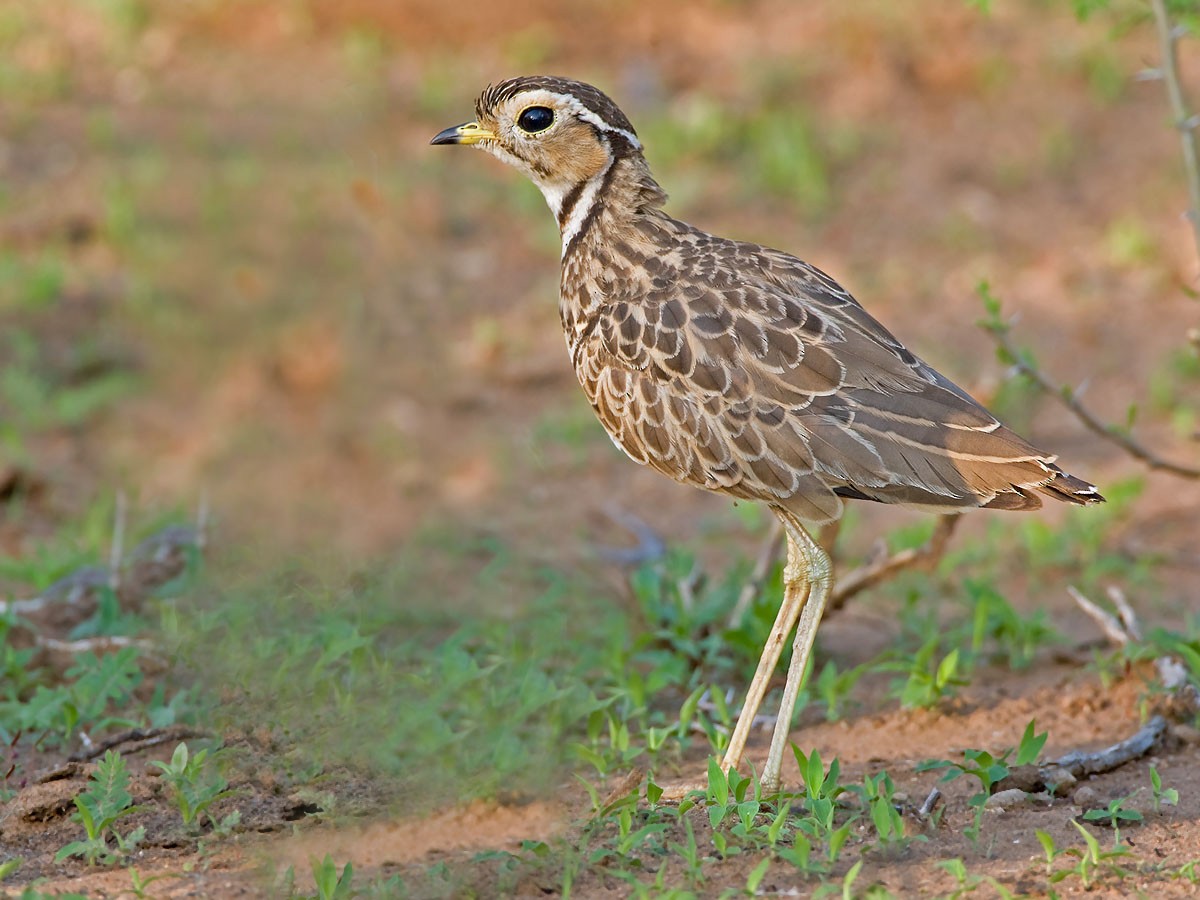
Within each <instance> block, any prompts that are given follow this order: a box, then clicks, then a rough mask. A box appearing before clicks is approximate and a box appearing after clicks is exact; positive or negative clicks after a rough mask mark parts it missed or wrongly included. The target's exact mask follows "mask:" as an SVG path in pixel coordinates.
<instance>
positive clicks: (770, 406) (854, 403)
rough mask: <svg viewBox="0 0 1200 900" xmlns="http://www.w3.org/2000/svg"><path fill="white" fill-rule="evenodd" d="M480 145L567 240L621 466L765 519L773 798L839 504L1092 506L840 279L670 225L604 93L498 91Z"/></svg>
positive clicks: (756, 692) (569, 287)
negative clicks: (817, 533)
mask: <svg viewBox="0 0 1200 900" xmlns="http://www.w3.org/2000/svg"><path fill="white" fill-rule="evenodd" d="M476 113H477V116H478V119H477V121H476V122H472V123H468V124H466V125H462V126H458V127H457V128H450V129H446V130H445V131H443V132H441V133H440V134H439V135H437V136H436V137H435V138H434V139H433V143H436V144H448V143H462V144H472V145H476V146H478V147H480V148H481V149H485V150H487V151H489V152H491V153H492V154H494V155H495V156H498V157H499V158H501V159H502V160H504V161H505V162H507V163H510V164H512V165H515V166H516V167H517V168H519V169H521V170H523V171H524V172H525V173H526V174H527V175H528V176H529V177H530V178H531V179H532V180H533V181H534V183H535V184H537V185H538V187H539V188H540V189H541V190H542V193H543V194H544V195H545V197H546V200H547V202H548V203H549V204H550V208H551V210H552V211H553V212H554V214H555V216H556V218H557V219H558V223H559V228H560V230H561V232H562V238H563V258H562V279H561V291H560V299H559V309H560V313H561V316H562V323H563V330H564V332H565V334H566V338H567V346H568V349H569V351H570V356H571V361H572V363H573V365H574V367H575V372H576V374H577V375H578V377H579V382H580V384H581V385H582V386H583V389H584V391H585V392H586V394H587V396H588V399H589V400H590V401H591V403H592V406H593V408H594V409H595V411H596V415H597V416H598V417H599V419H600V421H601V423H603V425H604V427H605V429H606V430H607V431H608V433H609V435H610V436H611V437H612V439H613V441H614V442H615V443H616V444H617V445H618V446H619V447H621V448H622V449H623V450H624V451H625V452H626V453H627V454H628V455H629V456H630V457H631V458H632V459H633V460H635V461H636V462H639V463H641V464H643V465H649V466H651V467H652V468H654V469H657V470H658V471H660V472H662V473H663V474H665V475H668V476H670V477H671V478H674V479H675V480H676V481H680V482H683V483H686V484H692V485H695V486H697V487H701V488H704V489H706V490H711V491H717V492H720V493H724V494H729V495H731V496H734V497H738V498H743V499H748V500H758V501H761V502H764V503H767V504H768V505H770V507H771V508H772V510H773V511H774V512H775V513H776V515H777V516H779V518H780V519H781V521H782V522H783V523H784V526H785V529H786V532H787V535H788V550H789V554H788V556H789V564H788V570H787V573H786V583H787V587H786V589H785V597H784V603H783V605H782V607H781V609H780V613H779V618H778V619H777V621H776V625H775V629H774V630H773V632H772V635H771V638H770V639H769V640H768V643H767V647H766V649H765V650H764V654H763V658H762V660H761V661H760V663H759V669H758V673H757V674H756V675H755V680H754V683H753V684H752V685H751V688H750V693H749V695H748V697H747V701H746V703H745V704H744V706H743V710H742V714H741V716H740V717H739V721H738V725H737V728H736V729H735V732H734V735H733V738H732V739H731V743H730V748H729V751H728V752H727V754H726V756H725V760H724V763H723V765H725V766H726V767H732V766H736V765H737V764H738V762H739V760H740V758H741V753H742V749H743V747H744V744H745V740H746V736H747V734H748V730H749V722H750V721H751V720H752V719H753V718H754V715H755V714H756V712H757V709H758V704H759V703H760V702H761V700H762V695H763V694H764V693H765V690H766V685H767V682H768V681H769V679H770V676H771V673H772V671H773V670H774V666H775V663H776V662H777V661H778V657H779V653H780V650H781V648H782V642H783V640H784V639H786V636H787V634H788V633H789V632H790V631H791V628H792V626H793V625H795V624H796V622H797V620H798V621H799V626H798V629H797V636H796V644H795V647H796V652H795V653H794V654H793V659H792V664H791V667H790V668H789V672H788V678H787V684H786V685H785V689H784V699H783V702H782V703H781V708H780V716H779V720H778V723H777V726H776V731H775V735H774V737H773V739H772V744H771V752H770V754H769V756H768V760H767V764H766V766H765V767H764V770H763V782H764V784H765V785H766V786H767V787H776V786H778V783H779V773H780V765H781V760H782V752H783V748H784V744H785V743H786V736H787V731H788V728H789V727H790V722H791V713H792V706H793V705H794V699H795V695H796V691H797V690H798V687H799V680H800V676H801V674H802V673H803V671H804V666H805V663H806V661H807V656H808V654H809V652H810V650H811V646H812V641H813V638H814V636H815V632H816V627H817V624H818V623H819V621H820V616H821V612H822V610H823V608H824V603H825V599H826V596H827V594H828V591H829V582H830V578H831V567H830V562H829V558H828V556H827V555H826V554H825V553H824V551H823V550H822V549H821V548H820V547H819V546H818V545H817V544H816V542H815V541H813V540H812V538H811V536H810V535H809V534H808V531H807V530H806V526H807V527H811V526H813V525H819V524H822V523H825V522H829V521H832V520H834V519H836V518H838V516H840V515H841V513H842V504H843V500H844V499H859V500H873V501H877V502H880V503H891V504H898V505H902V506H907V507H912V508H917V509H922V510H928V511H934V512H941V513H955V512H959V511H962V510H965V509H971V508H979V507H984V508H992V509H1008V510H1029V509H1037V508H1038V507H1040V506H1041V505H1042V502H1041V498H1042V497H1043V496H1048V497H1052V498H1054V499H1056V500H1063V501H1067V502H1071V503H1077V504H1088V503H1096V502H1101V501H1102V500H1103V499H1104V498H1103V497H1101V496H1100V494H1099V492H1098V491H1097V490H1096V488H1095V487H1094V486H1093V485H1091V484H1089V483H1088V482H1086V481H1083V480H1082V479H1080V478H1076V477H1075V476H1072V475H1068V474H1066V473H1065V472H1063V471H1062V470H1061V469H1060V468H1059V467H1058V466H1057V465H1055V462H1054V461H1055V457H1054V456H1051V455H1049V454H1046V453H1043V452H1041V451H1039V450H1037V449H1036V448H1034V447H1033V446H1032V445H1031V444H1029V443H1028V442H1027V441H1025V440H1024V439H1023V438H1021V437H1020V436H1018V435H1017V434H1016V433H1014V432H1013V431H1011V430H1009V429H1008V428H1006V427H1005V426H1004V425H1002V424H1001V423H1000V422H999V420H997V419H996V418H995V417H994V416H993V415H992V414H991V413H989V412H988V411H987V410H986V409H984V408H983V407H982V406H981V405H979V404H978V403H976V402H975V401H974V400H973V399H972V398H971V397H970V396H969V395H968V394H967V393H966V392H965V391H963V390H962V389H961V388H959V387H957V386H956V385H955V384H954V383H953V382H951V381H950V380H949V379H947V378H946V377H945V376H943V375H941V374H940V373H938V372H937V371H935V370H934V369H933V368H932V367H930V366H929V365H927V364H926V363H924V362H922V361H921V360H920V359H918V358H917V357H916V356H914V355H913V354H912V353H910V352H909V351H908V350H907V349H905V347H904V346H903V344H901V343H900V342H899V341H898V340H896V338H895V337H893V336H892V334H891V333H890V332H889V331H888V330H887V329H886V328H884V327H883V326H882V325H881V324H879V322H877V321H876V320H875V319H874V318H872V317H871V316H870V315H869V314H868V313H867V312H866V311H865V310H864V309H863V308H862V306H860V305H859V303H858V302H857V301H856V300H855V299H854V298H853V297H852V296H851V295H850V294H849V293H848V292H847V291H846V290H845V289H844V288H842V287H841V286H840V285H839V284H838V283H837V282H836V281H834V280H833V279H832V278H830V277H829V276H828V275H826V274H825V273H824V272H821V271H820V270H819V269H817V268H815V267H814V266H811V265H809V264H808V263H805V262H803V261H801V260H799V259H797V258H796V257H794V256H790V255H788V254H786V253H782V252H780V251H778V250H771V249H768V248H766V247H761V246H759V245H757V244H751V243H745V242H739V241H733V240H728V239H726V238H721V237H716V236H714V235H711V234H708V233H706V232H703V231H700V230H699V229H697V228H694V227H692V226H691V225H688V224H686V223H684V222H680V221H678V220H676V219H673V218H671V217H670V216H669V215H667V214H666V213H665V212H664V211H663V209H662V207H663V205H664V204H665V202H666V194H665V193H664V192H663V190H662V189H661V188H660V187H659V186H658V183H657V182H656V181H655V180H654V178H653V177H652V176H651V174H650V170H649V167H648V166H647V165H646V161H645V158H644V157H643V155H642V148H641V143H640V141H639V139H638V137H637V134H636V132H634V130H633V126H632V125H631V124H630V122H629V120H628V119H627V118H626V117H625V115H624V113H622V112H621V111H620V110H619V109H618V108H617V106H616V105H615V104H614V103H613V102H612V101H611V100H610V99H608V97H606V96H605V95H604V94H603V93H601V92H600V91H599V90H597V89H596V88H594V87H592V86H590V85H585V84H583V83H581V82H577V81H572V80H570V79H565V78H558V77H552V76H527V77H523V78H516V79H511V80H509V81H505V82H502V83H500V84H497V85H494V86H490V87H488V88H487V89H486V90H485V91H484V92H483V93H482V94H481V95H480V97H479V100H478V102H477V104H476Z"/></svg>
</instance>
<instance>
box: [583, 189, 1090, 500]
mask: <svg viewBox="0 0 1200 900" xmlns="http://www.w3.org/2000/svg"><path fill="white" fill-rule="evenodd" d="M589 224H590V227H589V229H588V230H587V232H586V233H584V234H581V235H580V236H579V240H577V241H576V242H575V243H574V244H573V245H572V246H570V247H568V249H567V252H566V253H565V255H564V260H563V272H562V297H561V310H562V315H563V325H564V328H565V330H566V333H567V342H568V346H569V348H570V351H571V356H572V361H573V363H574V365H575V369H576V373H577V374H578V376H579V380H580V383H581V384H582V385H583V387H584V389H585V391H586V392H587V395H588V397H589V399H590V400H591V402H592V405H593V407H594V408H595V410H596V413H597V415H598V416H599V418H600V420H601V422H602V423H603V424H604V426H605V428H606V429H607V430H608V432H609V434H610V435H611V436H612V438H613V440H614V441H615V442H616V443H617V444H618V446H620V447H622V448H623V449H624V450H625V451H626V453H628V454H629V456H631V457H632V458H633V459H635V460H636V461H638V462H640V463H644V464H647V465H650V466H652V467H654V468H655V469H658V470H659V471H661V472H663V473H665V474H667V475H670V476H671V477H673V478H675V479H676V480H679V481H682V482H687V483H691V484H694V485H697V486H699V487H703V488H707V489H709V490H716V491H720V492H723V493H727V494H731V495H733V496H736V497H743V498H747V499H754V500H761V501H765V502H767V503H771V504H774V505H778V506H782V507H784V508H786V509H789V510H790V511H791V512H793V513H794V514H795V515H797V516H798V517H800V518H801V519H803V520H805V521H808V522H811V523H818V522H825V521H829V520H831V519H834V518H836V517H837V516H838V515H839V514H840V512H841V507H842V498H856V499H867V500H875V501H879V502H884V503H895V504H901V505H904V506H910V507H917V508H922V509H932V510H937V511H942V512H952V511H955V510H958V509H966V508H972V507H990V508H1002V509H1035V508H1037V507H1039V506H1041V499H1040V496H1042V495H1046V496H1051V497H1054V498H1055V499H1058V500H1066V501H1069V502H1073V503H1090V502H1096V501H1099V500H1102V499H1103V498H1102V497H1100V495H1099V493H1098V492H1097V491H1096V488H1095V487H1094V486H1092V485H1090V484H1088V483H1087V482H1085V481H1083V480H1081V479H1078V478H1075V477H1073V476H1070V475H1067V474H1065V473H1063V472H1062V471H1061V470H1060V469H1059V468H1058V467H1057V466H1055V465H1054V457H1053V456H1051V455H1048V454H1045V453H1042V452H1041V451H1039V450H1037V449H1036V448H1034V447H1033V446H1032V445H1030V444H1029V443H1028V442H1026V441H1025V440H1024V439H1022V438H1021V437H1019V436H1018V435H1017V434H1015V433H1014V432H1013V431H1011V430H1009V429H1008V428H1006V427H1005V426H1003V425H1002V424H1001V423H1000V422H999V421H998V420H997V419H996V418H995V417H994V416H992V415H991V413H989V412H988V411H987V410H985V409H984V408H983V407H982V406H980V405H979V404H978V403H976V402H975V401H974V400H973V399H971V397H970V396H969V395H968V394H967V393H966V392H965V391H963V390H962V389H961V388H959V387H957V386H956V385H954V384H953V383H952V382H951V381H950V380H949V379H947V378H945V377H944V376H942V375H941V374H940V373H938V372H936V371H935V370H934V369H933V368H931V367H930V366H928V365H927V364H926V363H924V362H922V361H921V360H920V359H918V358H917V357H916V356H914V355H913V354H912V353H910V352H909V351H908V350H907V349H905V347H904V346H903V345H902V344H901V343H900V342H899V341H898V340H896V338H895V337H893V336H892V334H891V333H890V332H889V331H888V330H887V329H885V328H884V327H883V326H882V325H880V324H879V323H878V322H877V321H876V320H875V319H874V318H872V317H871V316H870V315H869V314H868V313H867V312H866V311H865V310H864V309H863V308H862V307H861V306H860V305H859V304H858V302H857V301H856V300H855V299H854V298H853V297H852V296H851V295H850V294H849V293H848V292H847V291H846V290H845V289H843V288H842V287H841V286H840V285H838V284H837V283H836V282H835V281H834V280H833V279H831V278H830V277H829V276H827V275H825V274H824V273H823V272H821V271H820V270H818V269H816V268H814V267H813V266H810V265H808V264H807V263H804V262H802V261H800V260H799V259H796V258H795V257H793V256H790V255H788V254H786V253H781V252H779V251H776V250H770V249H767V248H763V247H760V246H758V245H756V244H750V243H743V242H736V241H730V240H726V239H724V238H719V237H715V236H713V235H710V234H707V233H705V232H703V231H700V230H698V229H695V228H693V227H691V226H689V225H687V224H685V223H682V222H679V221H677V220H674V219H672V218H670V217H669V216H667V215H666V214H665V213H663V212H662V211H661V210H659V209H656V208H645V209H642V210H640V211H639V212H638V213H637V214H636V215H634V216H632V217H629V216H624V217H623V216H620V215H616V214H607V213H606V212H605V211H603V210H601V211H599V212H598V215H597V218H596V221H594V222H592V223H589Z"/></svg>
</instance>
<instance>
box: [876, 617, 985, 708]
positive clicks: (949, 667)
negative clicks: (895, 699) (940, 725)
mask: <svg viewBox="0 0 1200 900" xmlns="http://www.w3.org/2000/svg"><path fill="white" fill-rule="evenodd" d="M940 642H941V636H940V635H934V636H933V637H932V638H930V639H929V640H928V641H927V642H926V643H925V645H924V646H923V647H921V649H920V650H918V651H917V652H916V654H915V655H913V657H912V658H911V659H910V660H908V661H907V662H901V663H898V664H897V665H896V666H895V668H898V669H900V671H902V672H904V673H906V674H907V676H908V677H907V678H906V679H905V680H904V681H903V682H899V683H898V685H897V686H898V687H899V696H900V705H901V706H903V707H904V708H905V709H914V708H921V709H929V708H931V707H933V706H936V705H937V704H938V703H939V702H940V701H941V700H942V698H944V697H949V696H952V695H953V694H954V692H955V689H956V688H959V687H961V686H962V685H964V684H967V680H966V679H964V678H962V677H961V676H960V675H959V656H958V648H957V647H955V648H954V649H953V650H951V651H950V652H949V653H947V654H946V655H945V656H943V657H942V658H941V659H940V660H938V658H937V650H938V644H939V643H940ZM889 668H891V666H889Z"/></svg>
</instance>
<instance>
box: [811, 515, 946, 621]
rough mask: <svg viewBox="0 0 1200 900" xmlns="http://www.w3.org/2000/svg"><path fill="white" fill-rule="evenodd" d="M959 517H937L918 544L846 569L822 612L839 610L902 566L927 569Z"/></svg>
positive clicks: (877, 556)
mask: <svg viewBox="0 0 1200 900" xmlns="http://www.w3.org/2000/svg"><path fill="white" fill-rule="evenodd" d="M960 518H961V517H960V516H958V515H949V516H941V517H940V518H939V519H938V521H937V525H936V527H935V528H934V529H933V534H931V535H930V536H929V540H928V541H926V542H925V543H924V544H922V545H921V546H920V547H912V548H910V549H908V550H901V551H900V552H899V553H893V554H891V555H890V556H889V555H888V554H887V552H886V550H885V551H884V552H883V553H880V554H875V555H873V557H872V558H871V559H868V560H867V562H865V563H864V564H863V565H861V566H859V567H858V568H857V569H854V570H853V571H850V572H847V573H846V574H845V575H844V576H842V577H840V578H839V579H838V580H837V582H836V583H835V586H834V590H833V593H832V594H831V595H830V597H829V605H828V606H827V607H826V613H827V614H828V613H829V612H832V611H833V610H835V609H841V608H842V607H843V606H845V605H846V601H847V600H849V599H850V598H851V597H853V596H854V595H855V594H858V593H860V592H861V591H864V590H866V589H867V588H869V587H873V586H874V585H876V584H878V583H879V582H881V581H883V580H884V579H886V578H890V577H892V576H893V575H895V574H896V573H897V572H900V571H902V570H904V569H912V568H925V569H928V568H932V567H933V566H935V565H936V564H937V562H938V560H940V559H941V558H942V556H943V554H945V552H946V547H947V546H948V545H949V543H950V537H951V536H952V535H953V534H954V529H955V528H957V527H958V520H959V519H960Z"/></svg>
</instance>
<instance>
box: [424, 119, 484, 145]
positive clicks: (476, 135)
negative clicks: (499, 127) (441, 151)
mask: <svg viewBox="0 0 1200 900" xmlns="http://www.w3.org/2000/svg"><path fill="white" fill-rule="evenodd" d="M494 140H496V135H495V134H493V133H492V132H490V131H488V130H487V129H486V128H480V127H479V123H478V122H467V123H466V124H465V125H455V126H454V127H453V128H447V129H446V130H445V131H439V132H438V133H437V134H435V135H434V136H433V140H432V141H430V142H429V143H431V144H478V143H479V142H480V141H494Z"/></svg>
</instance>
